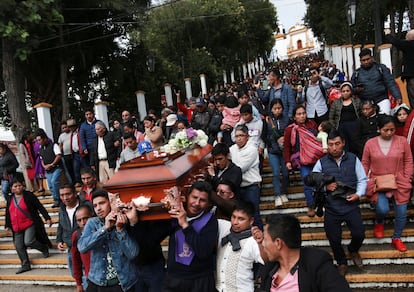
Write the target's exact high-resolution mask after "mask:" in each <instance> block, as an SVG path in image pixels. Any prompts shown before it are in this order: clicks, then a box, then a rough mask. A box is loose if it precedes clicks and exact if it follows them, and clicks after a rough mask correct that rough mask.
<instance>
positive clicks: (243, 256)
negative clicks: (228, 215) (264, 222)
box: [216, 219, 264, 292]
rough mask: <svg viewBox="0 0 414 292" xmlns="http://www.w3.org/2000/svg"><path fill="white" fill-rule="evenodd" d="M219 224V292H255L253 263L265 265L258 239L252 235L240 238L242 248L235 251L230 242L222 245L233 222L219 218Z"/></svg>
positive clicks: (217, 279) (217, 283)
mask: <svg viewBox="0 0 414 292" xmlns="http://www.w3.org/2000/svg"><path fill="white" fill-rule="evenodd" d="M218 224H219V241H218V251H217V269H216V270H217V271H216V273H217V277H216V288H217V290H218V291H219V292H253V291H254V275H253V264H254V263H261V264H262V265H264V261H263V259H262V258H261V257H260V250H259V246H258V245H257V242H256V240H255V239H254V238H253V237H252V236H251V237H249V238H245V239H242V240H240V246H241V249H240V250H238V251H233V247H232V245H231V243H230V242H228V243H227V244H226V245H225V246H221V239H222V238H223V237H225V236H227V235H228V234H229V233H230V228H231V223H230V222H229V221H227V220H222V219H219V220H218Z"/></svg>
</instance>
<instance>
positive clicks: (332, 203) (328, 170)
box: [313, 131, 367, 275]
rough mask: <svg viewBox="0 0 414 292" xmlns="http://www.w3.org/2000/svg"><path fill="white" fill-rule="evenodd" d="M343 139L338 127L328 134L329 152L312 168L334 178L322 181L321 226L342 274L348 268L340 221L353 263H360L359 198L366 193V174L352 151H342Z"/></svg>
mask: <svg viewBox="0 0 414 292" xmlns="http://www.w3.org/2000/svg"><path fill="white" fill-rule="evenodd" d="M344 146H345V140H344V138H343V137H342V136H341V134H340V133H339V132H337V131H332V132H330V133H329V134H328V154H327V155H325V156H324V157H322V158H321V159H319V160H318V161H317V162H316V164H315V166H314V168H313V172H321V173H324V174H326V175H330V176H333V177H334V182H331V183H328V184H325V189H326V193H327V194H326V202H325V220H324V227H325V232H326V236H327V237H328V240H329V245H330V246H331V248H332V251H333V254H334V258H335V260H336V262H337V264H338V270H339V272H340V273H341V274H342V275H345V274H346V272H347V259H346V255H345V252H344V249H343V248H342V244H341V241H342V227H341V224H342V222H345V223H346V224H347V226H348V228H349V230H350V231H351V242H350V243H349V245H348V251H349V255H350V257H351V259H352V260H353V262H354V264H355V265H356V266H358V267H362V260H361V257H360V255H359V253H358V251H359V249H360V247H361V246H362V242H363V241H364V239H365V228H364V225H363V223H362V216H361V211H360V209H359V206H358V204H359V198H360V197H361V196H363V195H364V194H365V189H366V187H367V176H366V174H365V171H364V168H363V167H362V164H361V161H360V160H359V159H358V157H356V156H355V155H354V154H353V153H351V152H347V151H344Z"/></svg>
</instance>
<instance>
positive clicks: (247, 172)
mask: <svg viewBox="0 0 414 292" xmlns="http://www.w3.org/2000/svg"><path fill="white" fill-rule="evenodd" d="M230 155H231V160H232V161H233V163H234V164H236V165H237V166H238V167H240V168H241V170H242V183H241V184H240V186H241V187H247V186H250V185H253V184H258V183H260V182H261V181H262V176H261V175H260V171H259V163H260V162H259V153H258V152H257V147H256V146H255V145H254V144H253V143H251V142H250V140H249V141H247V143H246V145H244V147H242V148H239V146H237V144H234V145H232V146H231V147H230Z"/></svg>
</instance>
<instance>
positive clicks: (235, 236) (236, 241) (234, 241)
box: [221, 229, 252, 251]
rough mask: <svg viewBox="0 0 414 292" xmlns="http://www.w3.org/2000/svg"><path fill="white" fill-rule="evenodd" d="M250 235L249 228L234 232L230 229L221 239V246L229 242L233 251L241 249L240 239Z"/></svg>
mask: <svg viewBox="0 0 414 292" xmlns="http://www.w3.org/2000/svg"><path fill="white" fill-rule="evenodd" d="M250 236H252V231H251V230H250V229H248V230H244V231H242V232H234V231H233V230H232V229H230V234H229V235H227V236H225V237H223V238H222V239H221V246H225V245H226V244H227V243H228V242H230V243H231V245H232V246H233V251H238V250H240V249H241V246H240V240H242V239H245V238H249V237H250Z"/></svg>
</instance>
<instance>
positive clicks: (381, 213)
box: [375, 193, 407, 239]
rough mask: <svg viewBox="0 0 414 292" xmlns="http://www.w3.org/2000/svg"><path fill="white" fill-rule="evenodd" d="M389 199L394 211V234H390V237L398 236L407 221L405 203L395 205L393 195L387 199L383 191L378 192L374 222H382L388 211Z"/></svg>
mask: <svg viewBox="0 0 414 292" xmlns="http://www.w3.org/2000/svg"><path fill="white" fill-rule="evenodd" d="M390 201H391V203H392V204H393V207H394V213H395V223H394V234H393V235H392V239H394V238H400V237H401V234H402V231H403V229H404V227H405V224H406V222H407V204H401V205H397V204H396V203H395V199H394V197H392V198H390V199H388V198H387V197H386V196H385V193H378V200H377V205H376V216H375V220H376V223H380V224H382V223H384V218H385V216H386V215H387V214H388V212H389V211H390V204H389V202H390Z"/></svg>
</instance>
